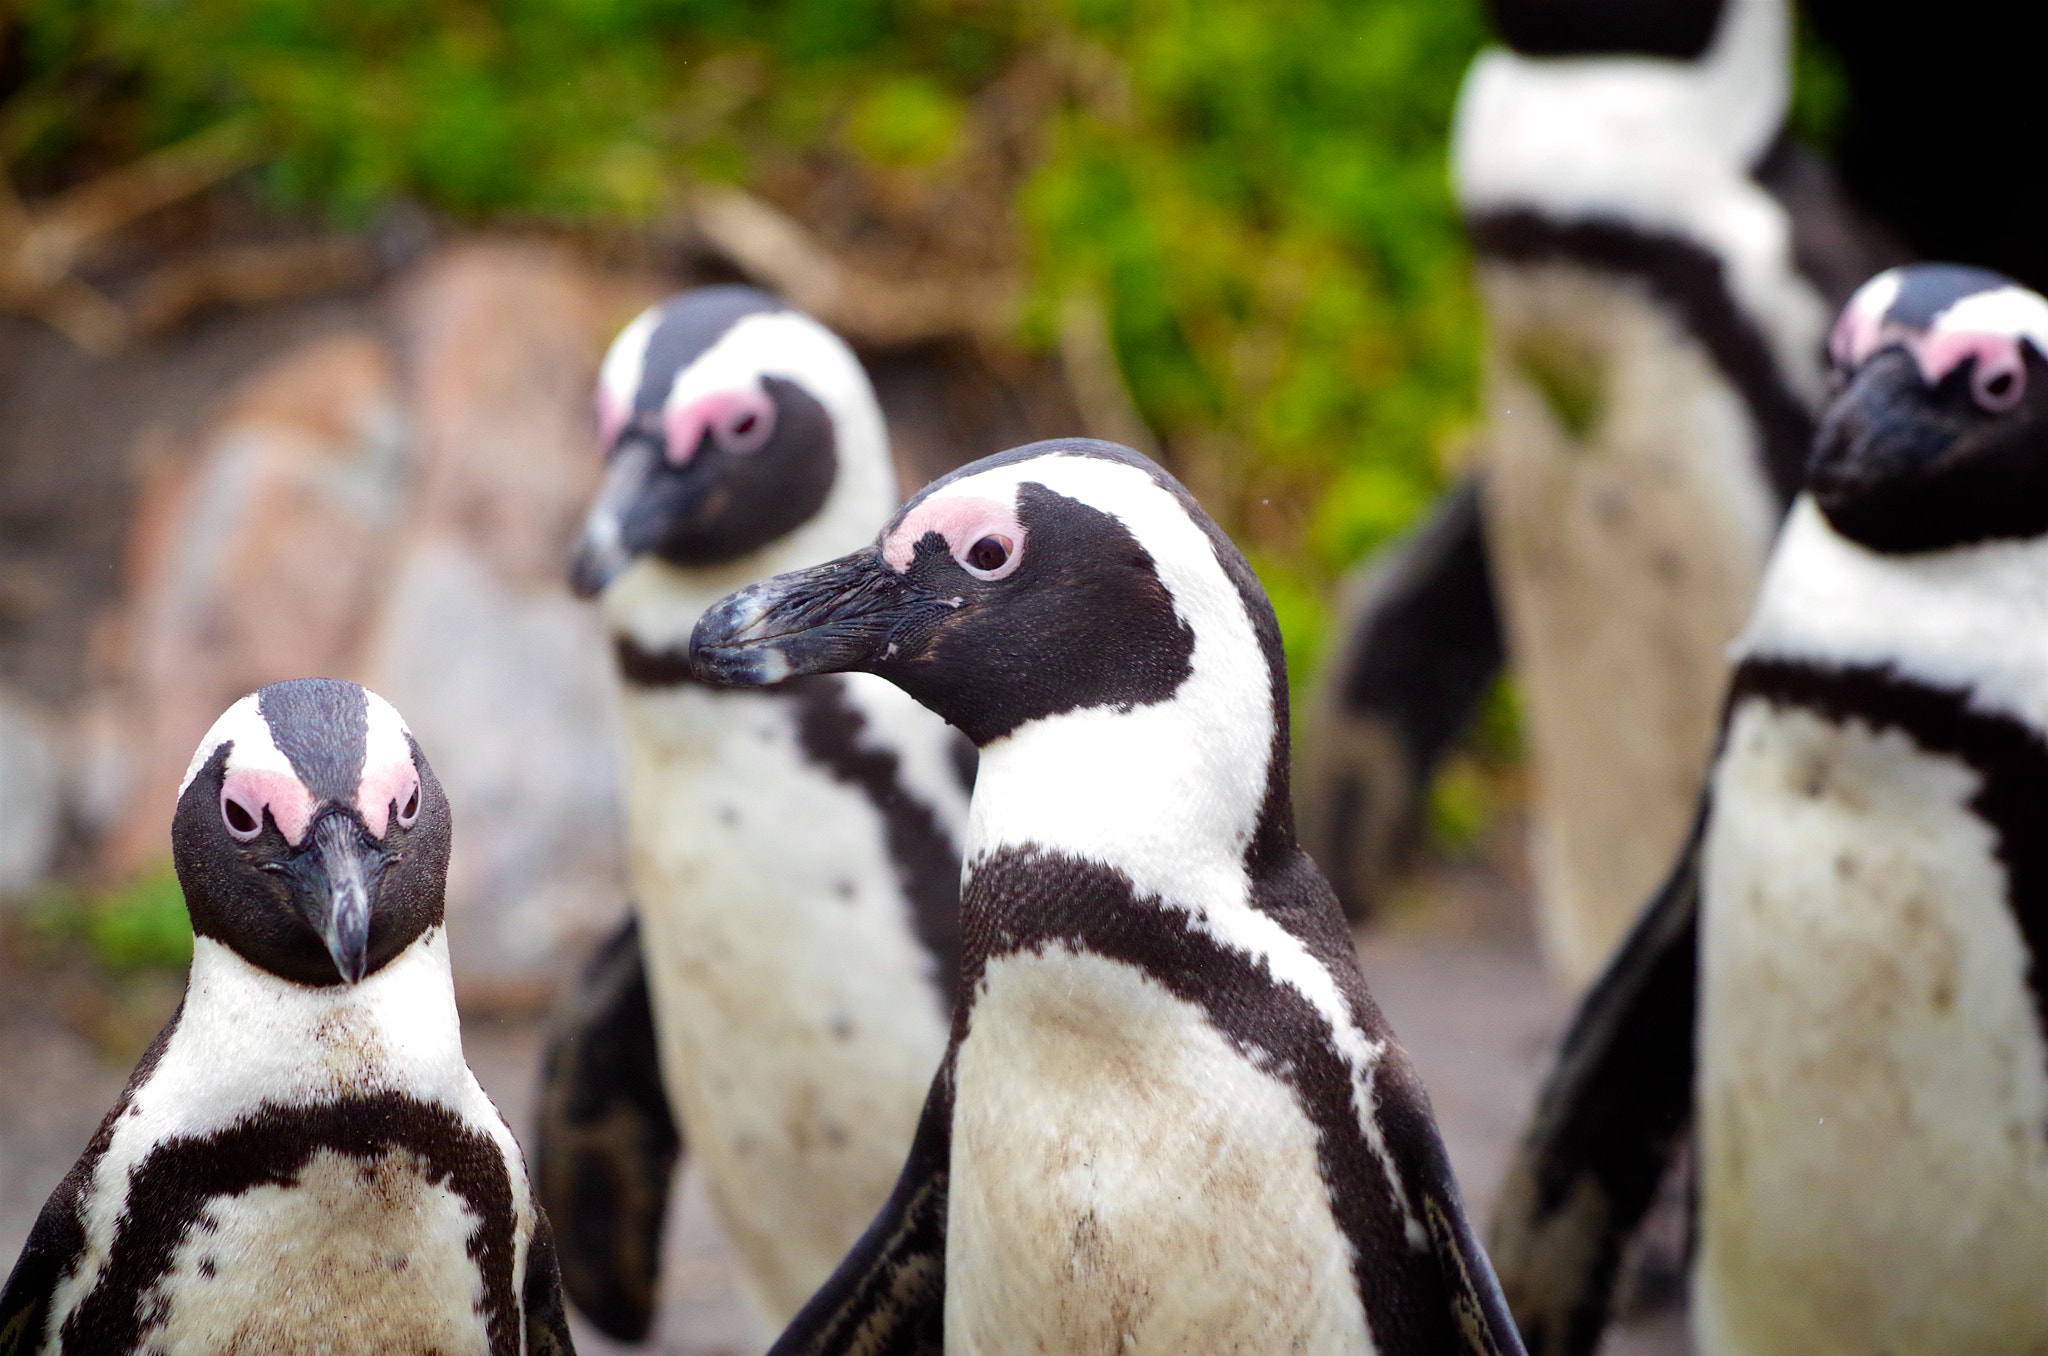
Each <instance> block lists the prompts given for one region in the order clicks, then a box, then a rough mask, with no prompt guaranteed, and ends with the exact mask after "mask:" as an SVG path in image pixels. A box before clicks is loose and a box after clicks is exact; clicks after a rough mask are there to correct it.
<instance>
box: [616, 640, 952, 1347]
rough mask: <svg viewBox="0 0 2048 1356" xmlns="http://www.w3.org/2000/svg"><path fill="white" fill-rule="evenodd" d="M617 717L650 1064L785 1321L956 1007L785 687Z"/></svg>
mask: <svg viewBox="0 0 2048 1356" xmlns="http://www.w3.org/2000/svg"><path fill="white" fill-rule="evenodd" d="M860 677H861V678H862V681H865V682H869V683H872V684H879V685H881V686H882V687H883V688H885V689H886V693H885V694H884V695H885V697H886V699H888V700H894V701H900V702H902V703H909V701H910V699H909V698H908V697H905V696H903V695H902V694H901V693H900V692H898V691H897V690H896V689H894V688H889V687H888V686H887V685H886V684H882V683H881V680H880V679H866V678H865V677H864V676H860ZM919 714H922V713H921V712H920V713H919ZM627 717H628V722H629V729H630V730H631V732H632V734H633V736H634V738H633V740H632V741H631V750H632V787H631V795H630V797H629V807H630V810H631V814H632V821H631V843H630V847H631V862H632V870H633V886H634V891H635V894H636V896H637V902H638V905H639V910H640V919H641V926H642V934H641V935H642V945H643V954H644V956H645V959H646V963H647V973H648V982H649V985H650V987H651V989H652V994H653V998H654V1009H655V1014H656V1028H657V1035H658V1038H659V1043H660V1049H661V1060H662V1077H663V1081H664V1083H665V1084H666V1086H667V1088H668V1092H669V1096H670V1098H671V1100H672V1101H673V1102H674V1103H675V1104H676V1106H677V1107H678V1109H679V1111H680V1113H681V1118H682V1122H683V1133H684V1137H685V1140H686V1142H687V1146H688V1147H687V1152H688V1153H689V1154H690V1155H691V1157H692V1158H693V1159H694V1161H696V1162H697V1163H698V1164H700V1165H701V1166H702V1167H703V1170H704V1173H705V1179H706V1183H707V1185H708V1187H709V1190H710V1194H711V1198H712V1202H713V1205H714V1207H715V1208H716V1209H717V1211H718V1214H719V1218H720V1221H721V1223H722V1224H723V1225H724V1227H725V1230H726V1232H727V1234H728V1236H729V1237H730V1238H731V1239H732V1241H733V1244H734V1247H735V1248H736V1249H737V1251H738V1252H739V1254H740V1257H741V1260H742V1263H743V1266H744V1273H745V1277H746V1280H747V1282H748V1288H749V1291H750V1293H751V1296H752V1298H753V1300H754V1302H755V1304H756V1306H757V1308H759V1310H760V1311H761V1313H762V1315H763V1317H764V1318H765V1319H767V1320H768V1321H769V1322H770V1323H772V1324H774V1325H775V1326H778V1327H779V1326H780V1325H781V1324H783V1323H785V1322H787V1321H788V1319H789V1318H790V1317H791V1316H792V1315H793V1314H794V1313H795V1312H796V1310H797V1308H798V1307H799V1306H801V1305H802V1304H803V1302H804V1301H805V1300H807V1299H809V1298H810V1297H811V1294H812V1293H813V1292H814V1291H815V1290H816V1289H817V1288H818V1286H820V1285H821V1284H823V1283H824V1281H825V1278H826V1277H827V1276H829V1275H830V1274H831V1272H832V1269H833V1268H834V1267H836V1266H837V1265H838V1264H839V1261H840V1259H841V1258H842V1257H844V1256H845V1255H846V1252H847V1250H848V1249H849V1248H851V1247H852V1245H853V1243H854V1241H855V1240H856V1239H857V1238H859V1237H860V1234H861V1232H862V1231H863V1230H865V1229H866V1228H867V1226H868V1223H869V1222H870V1220H872V1219H873V1217H874V1214H875V1212H876V1210H878V1209H879V1208H880V1207H881V1205H882V1202H883V1201H884V1200H886V1199H887V1198H888V1195H889V1191H890V1189H891V1188H892V1187H894V1186H895V1183H896V1178H897V1175H898V1174H899V1173H900V1172H901V1170H902V1167H903V1158H904V1155H905V1153H907V1152H908V1150H909V1148H910V1139H911V1135H912V1133H913V1132H914V1130H915V1129H916V1125H917V1116H918V1111H919V1109H920V1108H921V1107H922V1106H923V1103H924V1098H925V1094H926V1092H927V1091H928V1090H929V1088H930V1086H931V1079H932V1075H933V1073H934V1072H935V1071H936V1070H937V1068H938V1065H939V1060H940V1059H941V1057H942V1056H943V1055H944V1053H945V1048H946V1040H947V1034H948V1027H947V1019H946V1015H945V1013H944V1012H943V1010H942V1009H943V1003H942V1002H941V1001H940V1000H939V998H938V997H937V991H936V990H935V989H934V987H933V984H932V979H931V976H930V973H929V970H930V960H929V957H928V955H927V953H926V952H925V951H924V949H923V948H922V947H921V946H920V945H919V944H918V942H917V940H916V937H915V935H914V933H913V930H912V928H911V925H910V922H909V916H908V907H909V906H908V904H907V903H906V901H905V900H904V898H903V895H902V890H901V885H900V883H899V881H898V878H897V875H896V871H895V868H894V866H893V865H892V864H891V862H890V860H889V858H888V856H887V852H886V848H885V843H884V835H883V830H882V824H881V819H880V816H879V814H878V813H877V811H876V810H875V808H874V806H873V804H872V803H871V802H870V801H869V800H868V799H867V797H866V796H865V795H864V794H863V793H862V792H861V790H860V789H859V788H857V787H853V786H849V785H846V784H844V783H841V782H836V781H834V780H832V779H831V777H830V776H829V775H828V774H827V773H825V772H824V771H823V770H821V769H819V768H818V767H816V766H815V765H813V764H810V763H808V762H807V761H806V760H805V759H804V758H803V755H802V752H801V750H800V748H799V747H798V744H797V739H796V732H795V728H794V726H793V724H792V722H791V721H790V719H789V715H788V707H787V704H786V703H785V702H783V701H781V700H779V699H775V698H755V697H747V696H741V697H740V698H739V699H738V700H735V699H734V697H733V695H732V694H711V693H706V692H702V691H699V690H695V689H684V690H681V691H677V692H672V693H663V694H660V695H658V696H629V700H628V702H627ZM939 728H940V727H937V726H936V725H934V731H935V732H937V731H938V730H939ZM935 743H936V741H935ZM949 775H950V774H949ZM962 799H963V801H964V796H963V797H962Z"/></svg>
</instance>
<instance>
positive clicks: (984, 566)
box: [960, 532, 1016, 578]
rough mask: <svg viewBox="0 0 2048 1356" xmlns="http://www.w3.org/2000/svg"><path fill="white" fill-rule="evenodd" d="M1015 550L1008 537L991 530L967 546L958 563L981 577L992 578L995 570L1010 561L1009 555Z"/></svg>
mask: <svg viewBox="0 0 2048 1356" xmlns="http://www.w3.org/2000/svg"><path fill="white" fill-rule="evenodd" d="M1015 550H1016V547H1015V545H1014V544H1013V543H1012V542H1011V541H1010V539H1009V538H1008V537H1005V536H1003V535H1002V534H1001V533H999V532H991V533H989V534H988V535H987V536H985V537H983V538H981V539H980V540H978V541H976V542H975V543H974V545H972V546H970V547H968V548H967V555H966V556H965V558H963V559H962V560H961V562H960V563H961V564H963V565H965V566H966V567H967V568H968V569H969V570H971V571H973V572H974V573H975V574H978V575H981V576H982V577H983V578H993V577H994V576H995V573H996V571H998V570H1000V569H1002V568H1003V566H1005V565H1007V564H1009V563H1010V555H1011V553H1012V552H1013V551H1015Z"/></svg>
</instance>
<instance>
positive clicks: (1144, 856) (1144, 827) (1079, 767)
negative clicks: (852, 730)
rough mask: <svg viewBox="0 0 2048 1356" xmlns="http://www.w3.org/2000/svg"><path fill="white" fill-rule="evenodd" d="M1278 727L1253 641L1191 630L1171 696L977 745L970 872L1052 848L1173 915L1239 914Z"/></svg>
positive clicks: (1026, 728) (1042, 723) (1061, 718)
mask: <svg viewBox="0 0 2048 1356" xmlns="http://www.w3.org/2000/svg"><path fill="white" fill-rule="evenodd" d="M1241 639H1242V640H1243V641H1246V642H1248V641H1249V640H1250V631H1249V623H1247V624H1246V635H1245V636H1244V637H1243V638H1241ZM1280 700H1283V701H1284V700H1285V697H1284V695H1283V696H1281V697H1280ZM1275 720H1276V714H1275V706H1274V694H1273V693H1272V692H1271V690H1270V678H1269V669H1268V666H1267V663H1266V661H1265V659H1264V657H1263V656H1262V655H1261V654H1260V652H1259V650H1258V649H1257V647H1256V645H1255V644H1249V643H1241V644H1239V645H1236V646H1226V645H1222V644H1217V643H1213V642H1211V643H1208V644H1205V643H1204V638H1203V637H1202V635H1201V634H1200V633H1199V632H1198V633H1197V640H1196V646H1195V653H1194V657H1193V662H1192V666H1191V673H1190V675H1189V677H1188V678H1187V679H1186V681H1184V682H1183V683H1182V685H1181V687H1180V689H1179V690H1178V691H1177V692H1176V693H1175V694H1174V696H1173V697H1172V699H1171V700H1168V701H1164V702H1159V703H1155V704H1152V705H1146V706H1135V707H1131V708H1130V709H1128V710H1119V709H1117V708H1113V707H1095V708H1089V709H1084V710H1080V711H1072V712H1067V713H1065V714H1062V715H1058V716H1050V717H1046V718H1044V719H1041V720H1036V721H1031V722H1029V723H1027V724H1025V725H1023V726H1020V727H1019V728H1018V729H1016V730H1015V731H1013V732H1012V733H1010V734H1008V735H1005V736H1004V737H1002V738H1001V739H997V740H993V741H991V742H990V743H988V744H986V745H984V746H983V747H982V750H981V762H980V767H979V769H978V771H977V772H976V774H975V782H974V798H973V802H972V805H971V807H970V809H969V812H968V829H967V852H966V873H967V875H968V876H969V877H972V876H974V875H976V874H977V873H979V872H982V871H984V870H988V869H995V870H1003V869H1007V868H1006V866H1005V863H1006V862H1008V861H1011V860H1014V857H1015V854H1017V853H1027V854H1028V853H1030V852H1032V851H1037V852H1042V853H1056V854H1059V855H1061V856H1065V857H1069V858H1074V859H1077V860H1080V861H1084V862H1088V863H1092V864H1096V865H1100V866H1106V867H1110V868H1113V869H1115V870H1117V871H1119V872H1121V873H1122V874H1123V875H1124V876H1126V877H1127V878H1129V880H1130V882H1131V885H1132V887H1133V889H1134V890H1135V891H1136V892H1137V893H1138V894H1140V895H1145V896H1153V897H1157V898H1159V899H1161V900H1164V901H1167V902H1169V903H1171V904H1174V905H1176V906H1178V907H1181V908H1185V909H1189V910H1194V911H1203V912H1207V911H1214V910H1231V909H1242V908H1245V907H1247V906H1248V905H1249V902H1250V889H1251V883H1252V882H1251V876H1250V871H1249V868H1248V866H1247V859H1248V850H1249V848H1250V847H1251V844H1252V839H1253V836H1254V834H1256V833H1257V831H1258V829H1259V824H1260V818H1261V814H1262V812H1263V811H1265V810H1266V809H1267V799H1268V781H1269V777H1270V775H1271V772H1272V769H1271V767H1270V763H1271V753H1272V749H1273V747H1274V737H1273V735H1274V724H1275Z"/></svg>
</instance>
